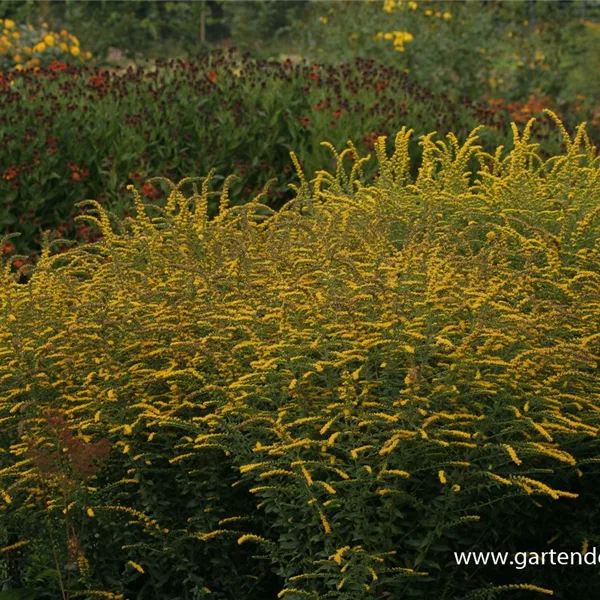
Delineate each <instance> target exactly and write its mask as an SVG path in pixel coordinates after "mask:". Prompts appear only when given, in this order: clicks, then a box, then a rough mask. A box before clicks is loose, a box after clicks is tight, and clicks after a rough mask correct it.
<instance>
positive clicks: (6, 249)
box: [0, 244, 15, 254]
mask: <svg viewBox="0 0 600 600" xmlns="http://www.w3.org/2000/svg"><path fill="white" fill-rule="evenodd" d="M14 249H15V247H14V246H13V245H12V244H4V246H2V248H0V252H1V253H2V254H9V253H10V252H13V251H14Z"/></svg>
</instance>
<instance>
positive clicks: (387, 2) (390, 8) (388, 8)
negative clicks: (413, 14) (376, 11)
mask: <svg viewBox="0 0 600 600" xmlns="http://www.w3.org/2000/svg"><path fill="white" fill-rule="evenodd" d="M405 5H406V6H408V8H409V9H410V10H417V7H418V4H417V3H416V2H415V1H414V0H410V1H409V2H404V0H384V2H383V10H384V12H386V13H388V14H389V13H392V12H394V10H395V9H396V8H404V6H405Z"/></svg>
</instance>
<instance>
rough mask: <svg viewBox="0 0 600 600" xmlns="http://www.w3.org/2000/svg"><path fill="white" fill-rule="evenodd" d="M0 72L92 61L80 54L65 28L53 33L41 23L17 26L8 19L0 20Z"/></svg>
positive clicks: (85, 53) (86, 53)
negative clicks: (37, 26) (60, 63)
mask: <svg viewBox="0 0 600 600" xmlns="http://www.w3.org/2000/svg"><path fill="white" fill-rule="evenodd" d="M0 28H2V29H1V35H0V71H10V70H15V71H22V70H23V69H28V68H34V67H40V66H42V67H48V66H50V65H53V64H54V65H56V64H58V63H59V62H77V63H81V62H85V61H86V60H89V59H90V58H92V53H91V52H89V51H86V52H82V50H81V48H80V46H79V40H78V39H77V38H76V37H75V36H74V35H73V34H71V33H69V32H68V31H67V30H66V29H63V30H61V31H60V33H56V32H54V31H50V30H49V29H48V26H47V25H46V24H45V23H44V24H43V25H42V27H41V28H39V29H36V28H35V27H34V26H33V25H31V24H27V25H20V26H19V25H17V24H16V23H15V22H14V21H12V20H11V19H0Z"/></svg>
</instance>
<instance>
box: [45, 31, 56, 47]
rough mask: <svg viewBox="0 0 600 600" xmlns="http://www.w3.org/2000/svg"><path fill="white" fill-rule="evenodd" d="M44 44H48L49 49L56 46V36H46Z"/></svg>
mask: <svg viewBox="0 0 600 600" xmlns="http://www.w3.org/2000/svg"><path fill="white" fill-rule="evenodd" d="M44 43H45V44H46V46H49V47H52V46H54V36H53V35H52V34H51V33H49V34H47V35H45V36H44Z"/></svg>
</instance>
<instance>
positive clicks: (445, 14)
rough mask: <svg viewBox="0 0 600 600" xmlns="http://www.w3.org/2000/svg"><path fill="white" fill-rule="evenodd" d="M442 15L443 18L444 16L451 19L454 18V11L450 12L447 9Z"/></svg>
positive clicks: (447, 19)
mask: <svg viewBox="0 0 600 600" xmlns="http://www.w3.org/2000/svg"><path fill="white" fill-rule="evenodd" d="M442 17H443V18H444V19H445V20H446V21H449V20H450V19H451V18H452V13H450V12H448V11H446V12H445V13H444V14H443V15H442Z"/></svg>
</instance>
